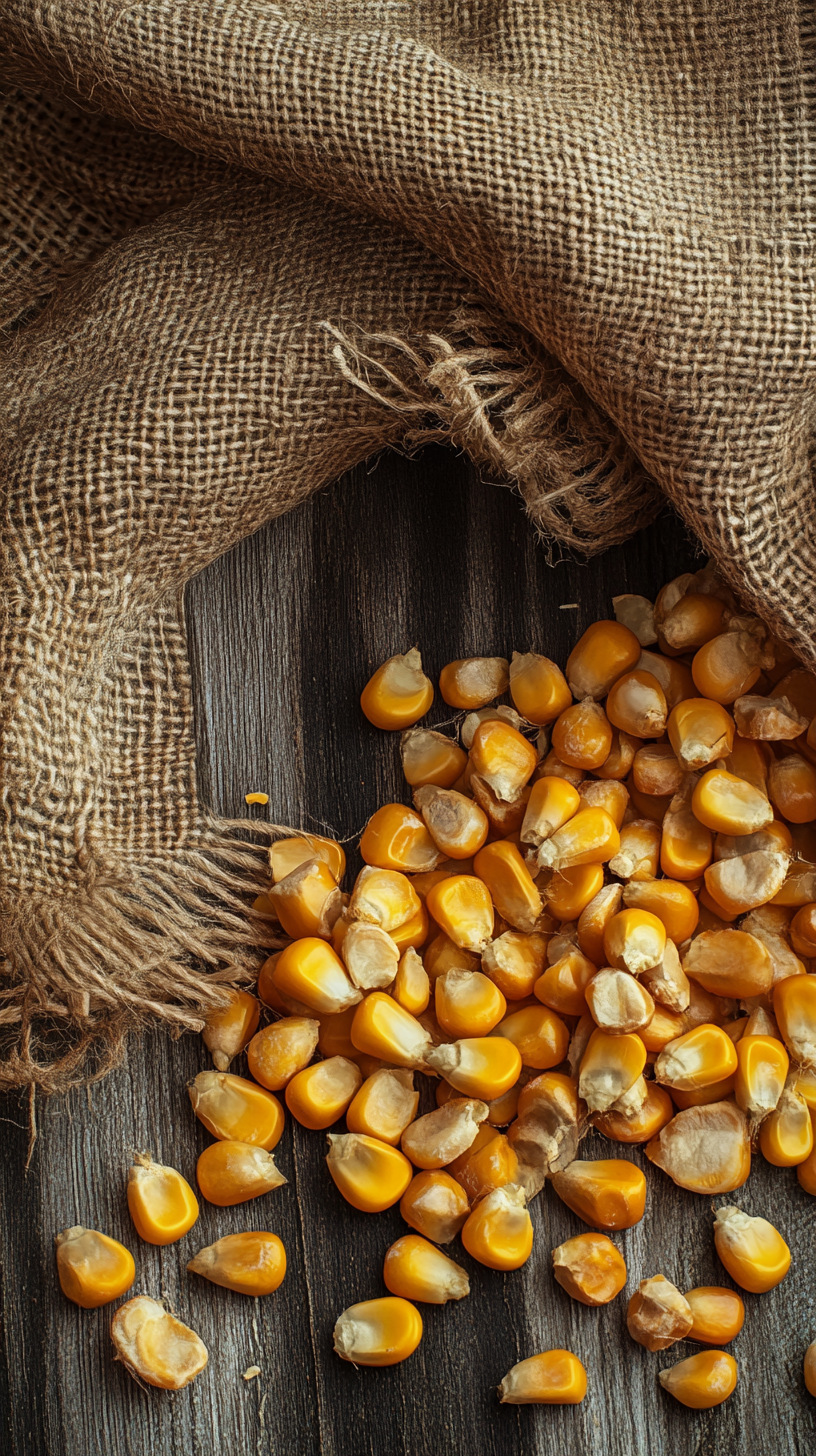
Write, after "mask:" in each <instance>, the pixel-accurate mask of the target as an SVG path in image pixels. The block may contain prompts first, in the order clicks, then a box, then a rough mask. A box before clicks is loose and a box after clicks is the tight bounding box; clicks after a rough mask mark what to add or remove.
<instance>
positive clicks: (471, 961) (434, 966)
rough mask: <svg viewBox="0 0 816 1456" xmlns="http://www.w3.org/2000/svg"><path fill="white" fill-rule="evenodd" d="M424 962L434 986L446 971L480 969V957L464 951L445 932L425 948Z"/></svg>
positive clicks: (436, 936) (440, 933) (472, 952)
mask: <svg viewBox="0 0 816 1456" xmlns="http://www.w3.org/2000/svg"><path fill="white" fill-rule="evenodd" d="M485 949H487V947H485ZM422 960H423V964H424V966H425V970H426V971H427V972H428V978H429V980H430V983H431V985H432V986H433V984H434V982H435V981H436V979H437V977H438V976H444V974H445V972H446V971H478V969H479V957H478V955H477V954H476V953H475V952H474V951H470V950H464V949H463V948H462V946H459V945H456V944H455V943H454V941H452V940H451V938H450V936H448V935H445V933H444V931H440V932H439V934H438V935H435V936H434V938H433V940H432V941H431V942H430V944H429V945H427V946H426V947H425V950H424V952H423V956H422Z"/></svg>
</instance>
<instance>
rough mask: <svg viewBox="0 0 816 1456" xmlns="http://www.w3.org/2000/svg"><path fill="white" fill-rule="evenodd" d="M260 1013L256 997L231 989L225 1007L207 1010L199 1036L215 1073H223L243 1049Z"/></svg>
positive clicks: (252, 1032)
mask: <svg viewBox="0 0 816 1456" xmlns="http://www.w3.org/2000/svg"><path fill="white" fill-rule="evenodd" d="M260 1015H261V1007H260V1003H259V1001H258V998H257V996H252V995H251V994H250V992H249V991H233V992H232V993H231V995H230V1000H229V1002H228V1004H227V1005H226V1006H219V1007H218V1008H217V1009H216V1010H215V1011H210V1012H208V1014H207V1019H206V1023H205V1026H204V1030H203V1031H202V1033H201V1036H202V1039H203V1041H204V1045H205V1046H206V1048H207V1050H208V1052H209V1053H210V1055H211V1057H212V1059H213V1061H214V1062H215V1065H216V1067H217V1068H218V1070H219V1072H226V1070H227V1068H228V1067H229V1064H230V1062H231V1061H232V1059H233V1057H237V1056H238V1054H239V1052H242V1051H243V1050H244V1047H245V1046H246V1044H247V1042H248V1041H249V1039H250V1037H251V1036H253V1035H254V1032H255V1030H256V1028H257V1025H258V1021H259V1019H260Z"/></svg>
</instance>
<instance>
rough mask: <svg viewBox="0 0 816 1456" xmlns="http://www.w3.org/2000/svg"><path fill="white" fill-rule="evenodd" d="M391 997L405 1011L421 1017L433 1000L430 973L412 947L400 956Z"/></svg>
mask: <svg viewBox="0 0 816 1456" xmlns="http://www.w3.org/2000/svg"><path fill="white" fill-rule="evenodd" d="M391 995H392V996H393V998H394V1000H395V1001H396V1003H397V1005H398V1006H401V1007H402V1009H403V1011H407V1012H409V1014H410V1015H411V1016H419V1015H420V1014H421V1013H422V1012H423V1011H424V1010H425V1008H426V1006H427V1005H428V1002H429V1001H430V999H431V983H430V978H429V976H428V972H427V971H426V970H425V967H424V965H423V964H422V958H421V957H420V956H419V955H417V953H416V951H415V950H414V949H413V947H412V946H409V947H408V949H407V950H406V951H405V952H404V953H403V954H402V955H401V956H400V961H399V966H398V969H397V974H396V976H395V977H394V984H393V985H392V987H391Z"/></svg>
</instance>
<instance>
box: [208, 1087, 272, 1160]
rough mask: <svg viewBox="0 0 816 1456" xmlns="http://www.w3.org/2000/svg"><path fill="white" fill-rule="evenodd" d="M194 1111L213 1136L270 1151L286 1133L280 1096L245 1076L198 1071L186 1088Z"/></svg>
mask: <svg viewBox="0 0 816 1456" xmlns="http://www.w3.org/2000/svg"><path fill="white" fill-rule="evenodd" d="M187 1091H188V1092H189V1094H190V1101H191V1102H192V1104H193V1112H194V1113H195V1115H196V1117H197V1118H198V1120H199V1122H203V1124H204V1126H205V1127H206V1129H207V1131H208V1132H211V1133H212V1135H213V1137H214V1138H219V1139H220V1140H223V1139H224V1138H229V1139H231V1140H233V1141H235V1142H239V1143H254V1144H255V1145H256V1146H257V1147H259V1148H265V1149H266V1151H267V1152H268V1153H271V1151H272V1149H273V1148H275V1147H277V1145H278V1143H279V1142H280V1140H281V1137H282V1136H283V1108H282V1107H281V1105H280V1103H279V1101H278V1099H277V1097H273V1095H272V1093H271V1092H267V1091H266V1089H265V1088H263V1087H258V1086H257V1085H256V1084H255V1083H254V1082H250V1081H248V1080H247V1078H246V1077H233V1076H231V1075H230V1073H229V1072H199V1074H198V1076H197V1077H195V1078H194V1079H193V1081H192V1082H191V1083H190V1085H189V1086H188V1088H187Z"/></svg>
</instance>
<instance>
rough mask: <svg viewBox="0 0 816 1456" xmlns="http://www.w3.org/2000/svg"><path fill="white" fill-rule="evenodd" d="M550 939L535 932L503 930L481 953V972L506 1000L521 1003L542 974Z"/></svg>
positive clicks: (531, 993) (530, 993) (529, 994)
mask: <svg viewBox="0 0 816 1456" xmlns="http://www.w3.org/2000/svg"><path fill="white" fill-rule="evenodd" d="M548 940H549V937H548V936H547V935H542V934H539V933H538V932H536V931H534V932H533V933H532V934H531V935H526V934H524V933H523V932H522V931H520V930H505V932H504V934H503V935H499V936H497V937H496V939H495V940H491V941H489V942H488V944H487V945H486V946H485V948H484V951H483V952H482V970H483V972H484V973H485V975H487V976H489V977H490V979H491V981H492V982H493V984H494V985H495V986H497V987H498V989H499V990H500V991H501V993H502V995H503V996H504V998H505V1000H506V1001H523V1000H525V998H526V997H528V996H531V995H533V988H534V986H535V984H536V982H537V980H538V979H539V977H540V976H541V974H542V972H543V971H544V966H545V964H546V957H547V944H548Z"/></svg>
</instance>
